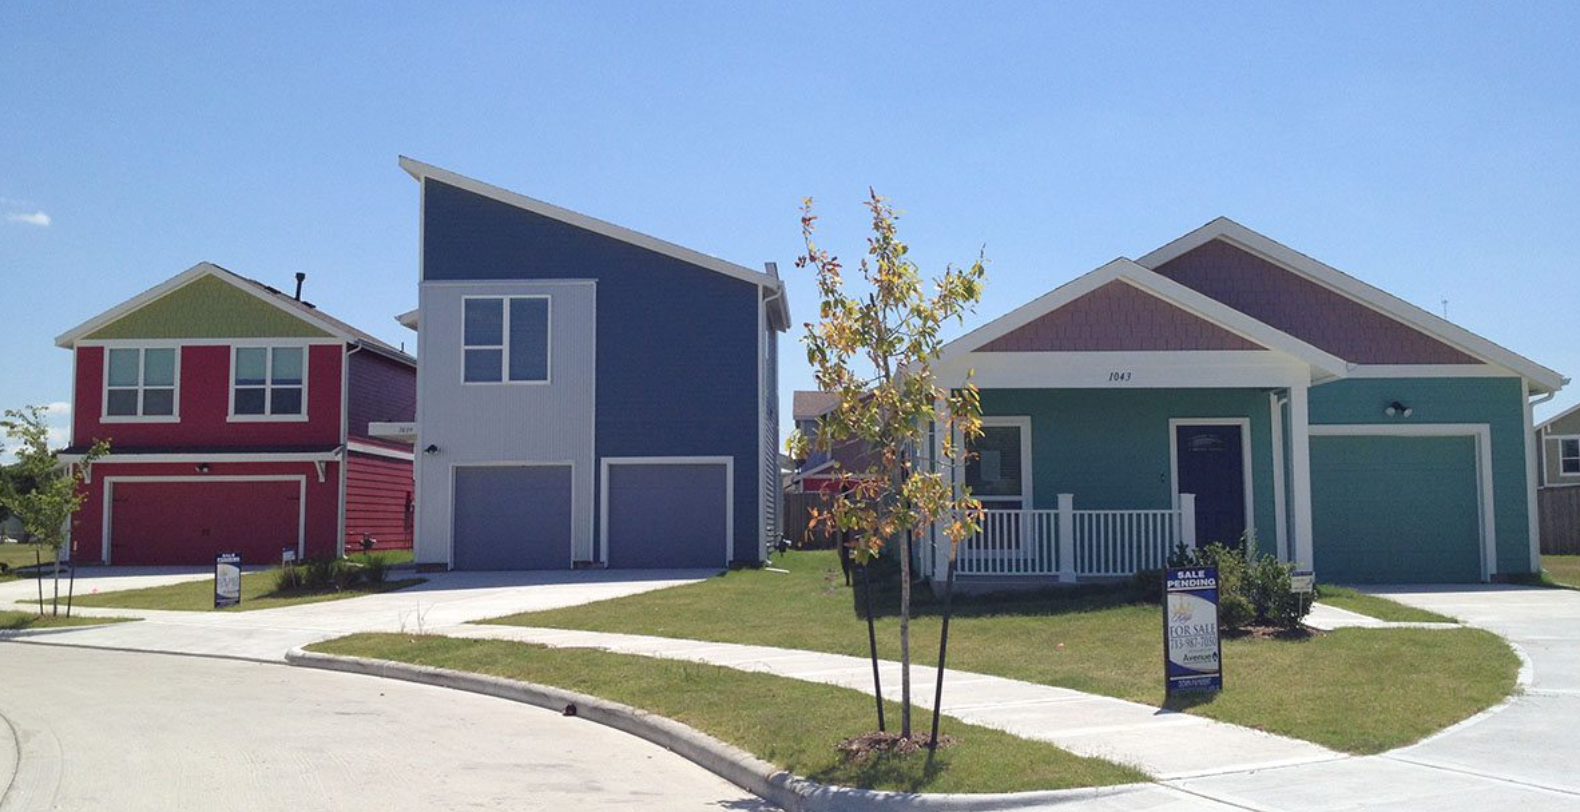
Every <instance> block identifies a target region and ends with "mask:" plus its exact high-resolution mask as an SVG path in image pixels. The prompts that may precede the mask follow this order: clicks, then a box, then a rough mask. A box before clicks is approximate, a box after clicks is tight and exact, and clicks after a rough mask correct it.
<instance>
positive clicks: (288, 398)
mask: <svg viewBox="0 0 1580 812" xmlns="http://www.w3.org/2000/svg"><path fill="white" fill-rule="evenodd" d="M230 419H232V420H306V419H307V347H305V346H292V347H232V348H231V354H230Z"/></svg>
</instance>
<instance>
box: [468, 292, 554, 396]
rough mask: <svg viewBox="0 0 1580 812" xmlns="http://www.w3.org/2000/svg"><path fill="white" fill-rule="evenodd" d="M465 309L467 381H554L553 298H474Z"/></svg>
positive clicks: (469, 298) (470, 299)
mask: <svg viewBox="0 0 1580 812" xmlns="http://www.w3.org/2000/svg"><path fill="white" fill-rule="evenodd" d="M462 307H463V313H462V317H463V322H464V323H463V325H462V328H461V329H462V340H461V380H462V381H464V382H466V383H548V382H549V297H547V296H468V297H466V298H465V299H463V300H462Z"/></svg>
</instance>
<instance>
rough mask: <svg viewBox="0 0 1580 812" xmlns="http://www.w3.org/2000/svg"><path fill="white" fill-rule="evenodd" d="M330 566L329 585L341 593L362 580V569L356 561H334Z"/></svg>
mask: <svg viewBox="0 0 1580 812" xmlns="http://www.w3.org/2000/svg"><path fill="white" fill-rule="evenodd" d="M329 563H330V566H329V583H330V584H331V585H333V586H334V588H335V589H336V590H337V591H339V592H344V591H346V590H348V589H350V588H352V587H354V586H356V585H357V582H358V581H360V580H362V567H361V565H359V564H357V563H356V562H355V561H348V560H346V559H344V558H336V559H332V560H331V561H330V562H329Z"/></svg>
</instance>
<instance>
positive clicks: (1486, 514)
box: [1310, 423, 1498, 581]
mask: <svg viewBox="0 0 1580 812" xmlns="http://www.w3.org/2000/svg"><path fill="white" fill-rule="evenodd" d="M1310 431H1311V437H1312V438H1313V439H1315V438H1318V437H1474V438H1475V440H1476V481H1477V483H1478V490H1479V491H1480V496H1481V504H1480V505H1478V513H1479V514H1480V516H1479V518H1480V519H1481V580H1483V581H1487V580H1490V579H1491V578H1492V576H1493V575H1496V574H1497V572H1498V552H1497V551H1498V523H1497V514H1496V509H1497V502H1496V501H1495V500H1494V498H1493V497H1494V488H1493V479H1492V428H1491V427H1490V426H1488V425H1487V424H1486V423H1415V424H1408V425H1405V424H1394V423H1377V424H1362V425H1333V424H1318V425H1313V426H1311V429H1310Z"/></svg>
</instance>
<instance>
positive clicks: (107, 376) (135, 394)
mask: <svg viewBox="0 0 1580 812" xmlns="http://www.w3.org/2000/svg"><path fill="white" fill-rule="evenodd" d="M107 353H108V356H107V358H106V361H105V371H104V417H105V419H106V420H109V421H112V422H113V421H116V420H138V419H143V418H149V419H157V420H174V419H175V418H176V362H177V354H176V349H175V348H174V347H159V348H133V347H113V348H111V349H109V350H107Z"/></svg>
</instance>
